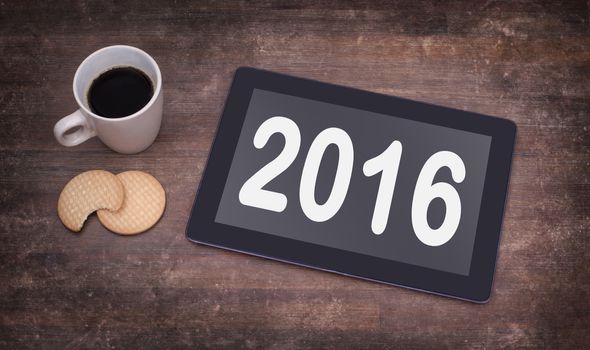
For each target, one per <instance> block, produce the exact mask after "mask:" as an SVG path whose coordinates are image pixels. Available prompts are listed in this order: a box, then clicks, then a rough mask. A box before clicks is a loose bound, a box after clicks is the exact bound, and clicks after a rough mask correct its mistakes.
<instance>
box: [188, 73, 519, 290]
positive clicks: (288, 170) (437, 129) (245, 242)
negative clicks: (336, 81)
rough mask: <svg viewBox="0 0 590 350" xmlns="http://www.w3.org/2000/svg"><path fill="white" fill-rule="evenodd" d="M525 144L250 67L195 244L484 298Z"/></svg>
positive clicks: (233, 105) (213, 160)
mask: <svg viewBox="0 0 590 350" xmlns="http://www.w3.org/2000/svg"><path fill="white" fill-rule="evenodd" d="M515 134H516V126H515V124H514V123H513V122H511V121H508V120H504V119H499V118H495V117H490V116H485V115H481V114H477V113H471V112H465V111H461V110H456V109H451V108H445V107H440V106H435V105H431V104H426V103H422V102H415V101H410V100H407V99H402V98H398V97H392V96H386V95H381V94H376V93H372V92H367V91H362V90H357V89H352V88H349V87H343V86H337V85H332V84H327V83H322V82H318V81H313V80H308V79H301V78H296V77H292V76H287V75H283V74H277V73H272V72H268V71H262V70H258V69H253V68H239V69H238V70H237V71H236V73H235V76H234V80H233V83H232V86H231V88H230V92H229V96H228V97H227V100H226V103H225V107H224V110H223V114H222V116H221V120H220V122H219V126H218V130H217V135H216V137H215V141H214V143H213V146H212V148H211V152H210V155H209V159H208V161H207V166H206V169H205V171H204V173H203V177H202V180H201V183H200V186H199V189H198V191H197V195H196V198H195V202H194V205H193V209H192V213H191V216H190V219H189V222H188V225H187V230H186V232H187V237H188V239H189V240H191V241H193V242H196V243H203V244H207V245H212V246H216V247H220V248H226V249H230V250H235V251H239V252H243V253H248V254H252V255H256V256H261V257H266V258H271V259H276V260H280V261H284V262H289V263H294V264H298V265H304V266H308V267H312V268H317V269H321V270H326V271H332V272H337V273H340V274H344V275H349V276H353V277H359V278H363V279H368V280H372V281H377V282H383V283H387V284H393V285H397V286H403V287H408V288H412V289H417V290H422V291H427V292H432V293H436V294H442V295H446V296H451V297H457V298H461V299H465V300H470V301H474V302H485V301H487V300H488V298H489V295H490V292H491V287H492V280H493V275H494V269H495V262H496V253H497V249H498V242H499V238H500V230H501V226H502V216H503V211H504V203H505V198H506V191H507V186H508V179H509V173H510V164H511V159H512V152H513V146H514V139H515Z"/></svg>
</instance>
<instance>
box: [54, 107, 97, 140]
mask: <svg viewBox="0 0 590 350" xmlns="http://www.w3.org/2000/svg"><path fill="white" fill-rule="evenodd" d="M76 127H78V128H79V129H78V130H76V131H74V132H72V133H67V132H68V131H69V130H72V129H73V128H76ZM53 135H55V139H56V140H57V142H59V143H61V144H62V145H64V146H67V147H72V146H76V145H79V144H81V143H82V142H84V141H86V140H88V139H89V138H91V137H94V136H96V130H95V129H94V124H93V123H92V121H91V120H89V119H88V118H87V117H86V116H85V115H84V114H82V111H80V110H77V111H75V112H74V113H72V114H70V115H68V116H66V117H63V118H61V119H60V120H59V121H58V122H57V123H55V126H54V127H53Z"/></svg>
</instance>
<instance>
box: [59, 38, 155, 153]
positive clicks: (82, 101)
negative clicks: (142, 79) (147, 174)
mask: <svg viewBox="0 0 590 350" xmlns="http://www.w3.org/2000/svg"><path fill="white" fill-rule="evenodd" d="M125 66H131V67H135V68H137V69H139V70H141V71H142V72H144V73H145V74H146V75H147V76H148V77H149V78H150V80H151V81H152V86H154V94H153V96H152V98H151V99H150V101H149V102H148V103H147V104H146V105H145V106H144V107H143V108H142V109H140V110H139V111H137V112H135V113H133V114H131V115H128V116H126V117H122V118H105V117H101V116H100V115H97V114H96V113H93V112H92V111H91V110H90V107H89V104H88V98H87V93H88V89H89V88H90V85H91V84H92V82H93V80H94V79H95V78H97V77H98V76H99V75H100V74H102V73H104V72H105V71H107V70H109V69H111V68H114V67H125ZM74 97H75V98H76V102H77V103H78V106H79V107H80V109H78V110H77V111H75V112H74V113H72V114H70V115H68V116H67V117H64V118H62V119H60V120H59V121H58V122H57V123H56V124H55V127H54V128H53V133H54V135H55V138H56V139H57V141H58V142H59V143H61V144H62V145H64V146H68V147H70V146H76V145H79V144H80V143H82V142H84V141H86V140H88V139H89V138H91V137H94V136H98V138H99V139H100V140H101V141H102V142H103V143H104V144H105V145H107V146H108V147H110V148H111V149H112V150H114V151H116V152H119V153H127V154H131V153H138V152H141V151H143V150H145V149H146V148H148V147H149V146H150V145H151V144H152V143H153V142H154V140H155V139H156V136H158V132H159V130H160V123H161V121H162V105H163V102H164V99H163V96H162V74H161V73H160V68H159V67H158V64H157V63H156V61H155V60H154V59H153V58H152V57H151V56H150V55H148V54H147V53H145V52H144V51H142V50H140V49H138V48H135V47H132V46H125V45H115V46H108V47H105V48H102V49H100V50H98V51H96V52H94V53H93V54H91V55H90V56H88V57H87V58H86V59H85V60H84V61H83V62H82V63H81V64H80V66H79V67H78V70H77V71H76V75H75V76H74ZM76 128H78V130H75V131H73V132H71V131H72V130H73V129H76ZM68 131H70V132H69V133H68Z"/></svg>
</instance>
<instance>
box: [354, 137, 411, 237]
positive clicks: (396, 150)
mask: <svg viewBox="0 0 590 350" xmlns="http://www.w3.org/2000/svg"><path fill="white" fill-rule="evenodd" d="M401 156H402V144H401V142H399V141H393V142H392V143H391V145H389V147H387V149H386V150H385V151H383V153H381V154H380V155H378V156H377V157H375V158H371V159H369V160H367V161H366V162H365V164H364V165H363V173H364V174H365V176H369V177H370V176H373V175H376V174H378V173H381V180H380V181H379V190H378V191H377V199H376V200H375V209H374V210H373V219H372V221H371V230H373V233H374V234H376V235H380V234H382V233H383V231H385V227H386V226H387V221H388V220H389V210H390V209H391V201H392V199H393V190H394V189H395V182H396V180H397V170H398V169H399V162H400V160H401Z"/></svg>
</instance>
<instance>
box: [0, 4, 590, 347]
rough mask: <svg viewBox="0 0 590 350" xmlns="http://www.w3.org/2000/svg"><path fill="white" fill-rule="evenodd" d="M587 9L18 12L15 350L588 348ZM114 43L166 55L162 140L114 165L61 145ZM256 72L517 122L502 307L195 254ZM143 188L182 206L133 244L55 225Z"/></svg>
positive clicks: (8, 74)
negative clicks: (238, 98)
mask: <svg viewBox="0 0 590 350" xmlns="http://www.w3.org/2000/svg"><path fill="white" fill-rule="evenodd" d="M589 21H590V19H589V3H587V2H586V1H567V2H564V3H560V2H549V1H547V2H544V1H531V2H528V1H518V2H517V1H487V2H483V1H465V2H460V1H453V2H445V1H417V0H405V1H400V2H391V3H390V2H385V1H375V2H373V1H361V2H351V1H346V2H336V1H328V2H324V1H304V2H296V3H290V2H278V3H274V2H270V1H264V2H260V3H251V2H228V3H224V2H210V3H201V2H195V3H192V2H184V1H174V2H173V3H172V2H170V3H169V4H166V2H158V1H151V0H149V1H147V0H144V1H131V2H124V1H120V2H119V1H117V2H115V1H109V2H104V3H103V2H94V1H78V2H69V1H64V2H59V3H55V4H51V3H50V2H44V1H39V2H29V1H4V2H1V3H0V348H34V349H38V348H55V349H71V348H185V347H196V346H197V345H199V347H208V348H273V349H294V348H314V349H315V348H333V349H344V348H381V347H382V348H398V347H400V348H452V349H455V348H498V347H509V348H512V347H533V348H538V347H548V348H556V347H559V348H583V347H587V346H588V343H589V342H590V315H589V312H590V230H589V228H590V218H589V215H590V204H589V202H590V183H589V181H590V25H589ZM111 44H129V45H134V46H138V47H140V48H142V49H144V50H146V51H147V52H148V53H150V54H151V55H153V56H154V57H155V59H156V60H157V61H158V63H159V65H160V67H161V70H162V73H163V77H164V96H165V107H164V109H165V112H164V118H165V119H164V122H163V125H162V129H161V131H160V134H159V136H158V138H157V140H156V142H155V143H154V145H153V146H152V147H151V148H149V149H148V150H147V151H145V152H143V153H141V154H138V155H133V156H126V155H119V154H116V153H114V152H112V151H110V150H109V149H107V148H106V147H105V146H103V145H102V144H101V143H100V141H99V140H97V139H93V140H90V141H88V142H86V143H84V144H83V145H80V146H78V147H73V148H65V147H62V146H60V145H59V144H58V143H57V142H56V141H55V140H54V138H53V135H52V127H53V125H54V123H55V122H56V121H57V120H58V119H59V118H61V117H63V116H65V115H66V114H69V113H70V112H72V111H74V110H75V109H76V105H75V102H74V98H73V96H72V88H71V85H72V78H73V75H74V72H75V70H76V68H77V66H78V64H79V63H80V62H81V61H82V60H83V59H84V58H85V57H86V56H87V55H89V54H90V53H91V52H93V51H94V50H96V49H99V48H101V47H103V46H107V45H111ZM242 65H248V66H255V67H259V68H264V69H270V70H275V71H279V72H284V73H289V74H294V75H298V76H302V77H309V78H314V79H319V80H323V81H327V82H332V83H337V84H343V85H349V86H353V87H357V88H361V89H367V90H371V91H376V92H380V93H385V94H391V95H397V96H402V97H407V98H410V99H415V100H420V101H427V102H431V103H436V104H440V105H444V106H449V107H455V108H460V109H465V110H470V111H475V112H480V113H485V114H492V115H497V116H500V117H504V118H508V119H511V120H513V121H515V122H516V123H517V124H518V140H517V145H516V154H515V157H514V162H513V172H512V177H511V183H510V190H509V196H508V204H507V208H506V214H505V219H504V225H503V236H502V239H501V244H500V250H499V257H498V264H497V269H496V277H495V282H494V288H493V293H492V297H491V300H490V302H489V303H488V304H485V305H476V304H471V303H467V302H462V301H458V300H453V299H448V298H444V297H439V296H434V295H429V294H425V293H419V292H414V291H410V290H406V289H402V288H396V287H389V286H384V285H380V284H376V283H370V282H365V281H360V280H356V279H352V278H347V277H343V276H338V275H335V274H330V273H326V272H319V271H314V270H311V269H306V268H302V267H296V266H291V265H287V264H283V263H279V262H273V261H269V260H265V259H261V258H255V257H251V256H247V255H242V254H237V253H231V252H227V251H223V250H220V249H214V248H208V247H203V246H197V245H194V244H191V243H189V242H188V241H187V240H186V238H185V236H184V229H185V225H186V222H187V219H188V215H189V211H190V207H191V205H192V201H193V197H194V194H195V191H196V187H197V185H198V183H199V181H200V178H201V174H202V172H203V168H204V166H205V161H206V158H207V155H208V151H209V147H210V145H211V142H212V140H213V137H214V133H215V128H216V125H217V122H218V116H219V114H220V112H221V108H222V105H223V101H224V98H225V96H226V93H227V89H228V86H229V83H230V81H231V77H232V73H233V71H234V70H235V69H236V68H237V67H239V66H242ZM96 168H101V169H106V170H109V171H112V172H119V171H122V170H127V169H140V170H145V171H148V172H150V173H152V174H153V175H155V176H156V177H157V178H158V179H159V180H160V181H161V182H162V183H163V185H164V186H165V188H166V191H167V198H168V204H167V208H166V212H165V214H164V216H163V218H162V220H161V221H160V222H159V223H158V225H157V226H156V227H155V228H153V229H152V230H151V231H149V232H147V233H145V234H142V235H139V236H135V237H120V236H117V235H114V234H112V233H109V232H108V231H107V230H106V229H104V228H103V227H102V226H101V225H100V224H99V222H98V220H97V219H96V217H95V216H92V217H90V218H89V220H88V221H87V223H86V225H85V227H84V229H83V231H82V232H81V233H80V234H73V233H71V232H69V231H68V230H67V229H65V228H64V226H63V225H62V224H61V222H60V221H59V219H58V217H57V214H56V202H57V198H58V195H59V192H60V190H61V189H62V187H63V186H64V185H65V184H66V182H67V181H68V180H69V179H70V178H71V177H73V176H75V175H76V174H78V173H79V172H82V171H85V170H89V169H96Z"/></svg>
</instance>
